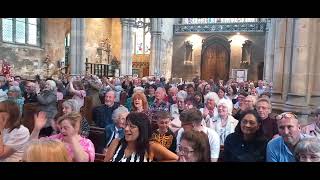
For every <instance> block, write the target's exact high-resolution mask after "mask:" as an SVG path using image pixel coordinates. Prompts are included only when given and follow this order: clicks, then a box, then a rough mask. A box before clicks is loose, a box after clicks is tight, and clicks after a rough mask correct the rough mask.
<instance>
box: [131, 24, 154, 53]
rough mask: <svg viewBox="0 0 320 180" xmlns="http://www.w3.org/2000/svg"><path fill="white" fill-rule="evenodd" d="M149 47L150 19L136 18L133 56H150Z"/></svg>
mask: <svg viewBox="0 0 320 180" xmlns="http://www.w3.org/2000/svg"><path fill="white" fill-rule="evenodd" d="M150 46H151V34H150V18H136V26H135V32H134V48H133V49H134V53H133V54H150Z"/></svg>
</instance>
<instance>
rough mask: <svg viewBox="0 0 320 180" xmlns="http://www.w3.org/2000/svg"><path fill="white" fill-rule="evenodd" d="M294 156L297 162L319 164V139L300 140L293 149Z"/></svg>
mask: <svg viewBox="0 0 320 180" xmlns="http://www.w3.org/2000/svg"><path fill="white" fill-rule="evenodd" d="M295 155H296V158H297V160H298V161H299V162H320V139H319V138H316V137H310V138H303V139H301V140H300V141H299V142H298V144H297V145H296V147H295Z"/></svg>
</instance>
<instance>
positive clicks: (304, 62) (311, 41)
mask: <svg viewBox="0 0 320 180" xmlns="http://www.w3.org/2000/svg"><path fill="white" fill-rule="evenodd" d="M315 21H316V20H314V19H310V18H288V19H277V20H276V28H275V31H276V37H275V39H276V40H275V49H274V51H275V52H274V66H273V82H274V88H273V91H272V93H273V95H272V98H271V101H272V103H273V108H274V109H276V110H280V111H291V112H295V113H296V114H297V115H298V116H299V120H301V123H303V124H305V123H307V122H308V118H309V115H310V113H311V111H312V109H313V106H312V104H311V103H310V102H311V98H310V97H311V94H312V93H313V92H317V90H316V91H315V90H314V89H315V84H314V83H315V81H314V77H315V74H314V65H315V58H316V53H317V46H316V45H317V41H316V40H315V38H316V37H317V36H316V32H317V28H316V27H315V24H316V23H315ZM283 45H284V46H283ZM282 46H283V47H282ZM282 62H283V63H282ZM318 104H319V102H318Z"/></svg>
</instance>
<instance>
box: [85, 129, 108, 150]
mask: <svg viewBox="0 0 320 180" xmlns="http://www.w3.org/2000/svg"><path fill="white" fill-rule="evenodd" d="M88 138H89V139H90V140H91V141H92V143H93V145H94V148H95V152H96V153H98V154H102V153H103V149H104V148H105V143H106V134H105V130H104V128H99V127H96V126H90V132H89V137H88Z"/></svg>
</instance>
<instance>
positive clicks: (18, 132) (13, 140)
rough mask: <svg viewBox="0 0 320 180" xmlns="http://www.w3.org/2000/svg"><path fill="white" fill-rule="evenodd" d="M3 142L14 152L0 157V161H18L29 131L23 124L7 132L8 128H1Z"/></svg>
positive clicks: (27, 139)
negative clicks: (5, 156) (2, 157)
mask: <svg viewBox="0 0 320 180" xmlns="http://www.w3.org/2000/svg"><path fill="white" fill-rule="evenodd" d="M2 137H3V143H4V145H6V146H8V147H10V148H12V149H13V150H15V152H14V153H13V154H12V155H11V156H9V157H7V158H4V159H0V162H19V161H20V160H21V159H22V155H23V152H24V147H25V145H26V144H27V143H28V141H29V137H30V132H29V130H28V129H27V128H26V127H24V126H23V125H21V126H20V128H19V129H18V128H16V129H14V130H12V131H11V132H10V133H9V129H4V130H3V136H2Z"/></svg>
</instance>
